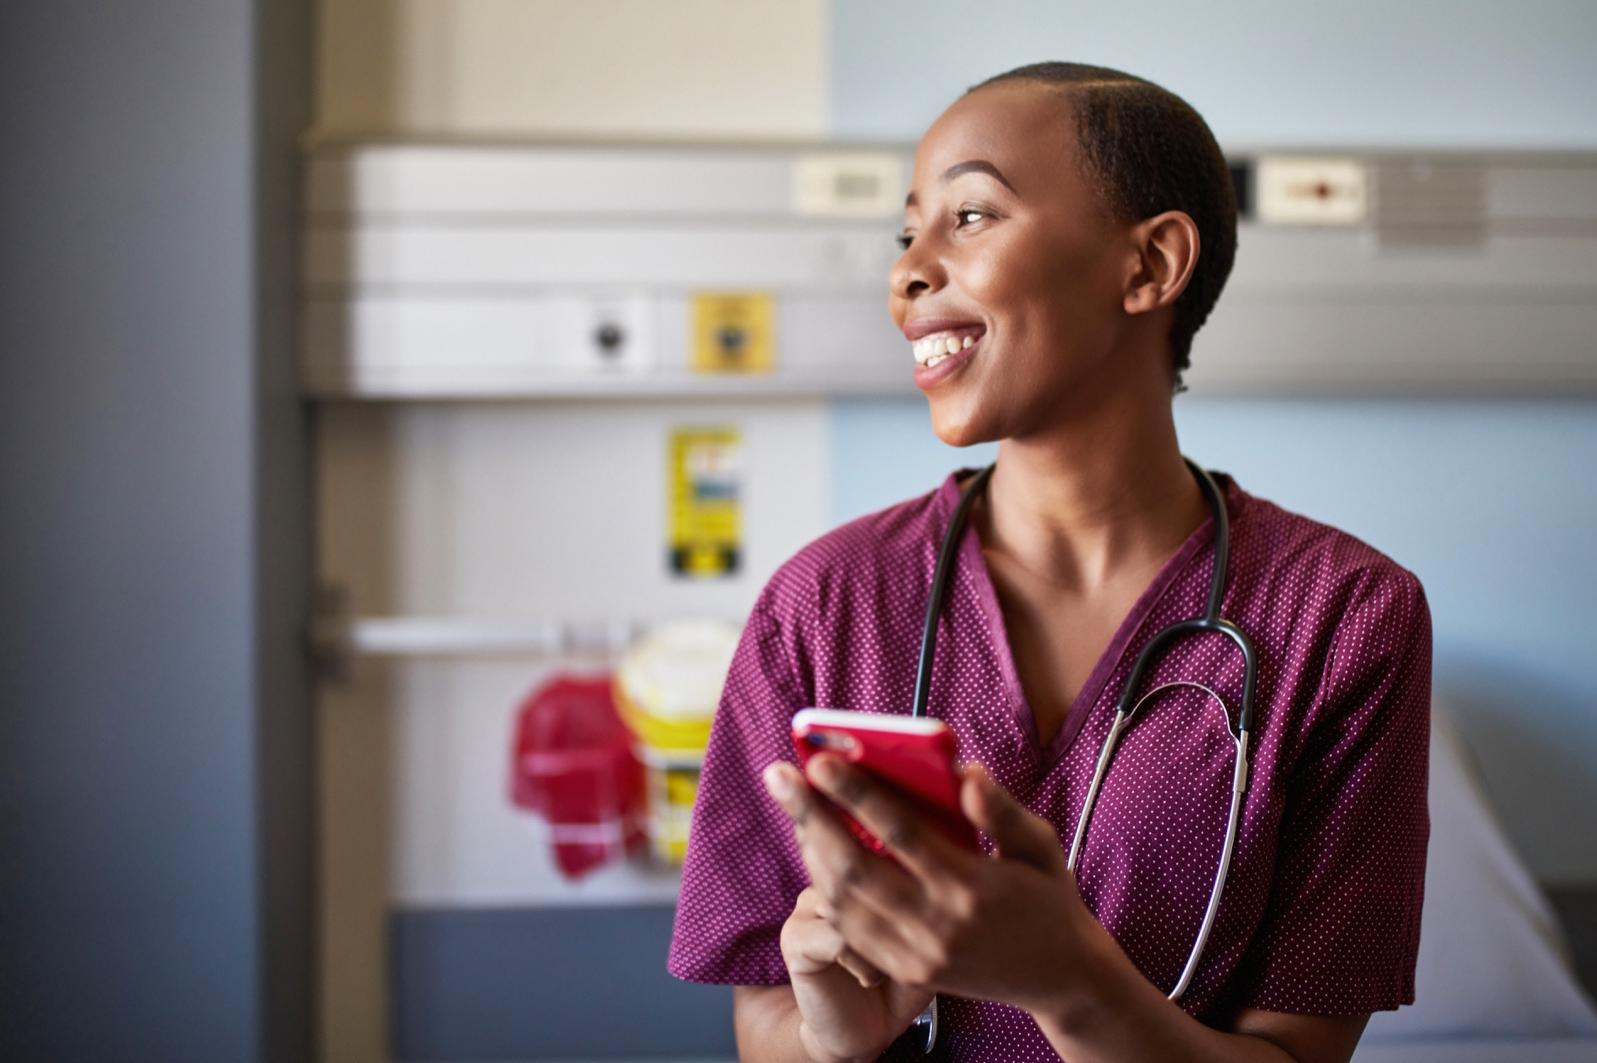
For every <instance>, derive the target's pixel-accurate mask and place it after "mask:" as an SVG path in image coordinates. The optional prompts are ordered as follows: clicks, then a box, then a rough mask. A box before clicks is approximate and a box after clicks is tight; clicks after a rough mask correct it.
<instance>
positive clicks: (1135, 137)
mask: <svg viewBox="0 0 1597 1063" xmlns="http://www.w3.org/2000/svg"><path fill="white" fill-rule="evenodd" d="M1004 81H1035V82H1040V83H1042V84H1045V85H1052V86H1055V87H1057V88H1059V89H1061V90H1062V91H1063V94H1064V95H1065V96H1066V98H1067V99H1068V100H1069V102H1070V103H1071V105H1072V108H1073V110H1074V111H1075V124H1076V142H1077V144H1078V145H1079V146H1080V151H1081V158H1082V163H1083V165H1084V167H1085V169H1086V173H1084V174H1083V176H1084V177H1085V178H1086V180H1087V183H1088V184H1089V185H1090V186H1092V187H1093V188H1094V190H1095V191H1096V192H1097V193H1098V195H1099V198H1100V199H1101V200H1102V201H1103V204H1104V206H1105V207H1106V208H1107V210H1108V212H1109V214H1110V216H1111V217H1113V218H1114V219H1115V220H1116V221H1119V222H1136V221H1141V220H1142V219H1144V218H1151V217H1153V216H1154V215H1156V214H1159V213H1162V212H1164V211H1167V210H1179V211H1183V212H1185V213H1186V214H1188V215H1190V216H1191V218H1192V220H1193V222H1194V223H1196V225H1197V227H1198V241H1199V252H1198V262H1197V265H1196V266H1195V267H1194V268H1193V272H1192V278H1191V280H1189V281H1188V283H1187V288H1186V290H1185V291H1184V292H1182V293H1181V296H1180V298H1178V299H1177V300H1176V305H1175V319H1174V321H1173V322H1172V324H1171V326H1170V353H1171V358H1172V368H1173V369H1174V371H1175V390H1176V391H1177V392H1179V391H1184V390H1186V386H1185V385H1184V384H1183V383H1182V381H1181V373H1182V370H1184V369H1187V368H1189V367H1190V366H1191V364H1192V360H1191V351H1192V336H1193V333H1195V332H1197V331H1198V328H1199V326H1201V325H1202V324H1203V323H1204V321H1205V320H1207V319H1208V317H1209V312H1210V311H1211V310H1213V309H1214V304H1215V303H1216V302H1217V301H1218V300H1219V298H1220V290H1221V289H1222V288H1224V287H1225V282H1226V278H1227V277H1228V276H1230V274H1231V263H1232V260H1233V259H1235V257H1236V250H1237V202H1236V192H1235V190H1234V188H1233V187H1232V184H1231V169H1230V167H1229V166H1228V165H1227V163H1226V160H1225V155H1224V154H1223V153H1222V152H1221V151H1220V145H1219V144H1218V143H1216V142H1215V139H1214V134H1213V133H1212V132H1210V130H1209V126H1208V124H1207V123H1205V122H1204V120H1203V118H1202V116H1201V115H1199V114H1198V112H1197V111H1195V110H1193V109H1192V107H1191V105H1190V104H1188V103H1187V102H1186V101H1185V100H1183V99H1182V98H1181V97H1179V96H1177V95H1176V94H1175V93H1173V92H1170V91H1169V90H1168V89H1164V88H1161V87H1160V86H1158V85H1155V84H1154V83H1153V82H1151V81H1147V80H1145V79H1143V78H1139V77H1137V76H1135V75H1133V74H1127V73H1125V72H1123V71H1120V70H1112V69H1109V68H1108V67H1101V66H1088V65H1086V64H1082V63H1058V62H1049V63H1032V64H1029V65H1027V66H1019V67H1016V68H1015V69H1013V70H1009V71H1006V72H1005V73H1002V74H998V75H996V76H994V77H990V78H988V79H987V80H986V81H983V82H981V83H980V84H976V85H972V86H971V87H970V88H969V89H967V90H966V92H967V94H968V93H971V92H974V91H976V90H977V89H980V88H984V87H986V86H988V85H992V84H995V83H997V82H1004Z"/></svg>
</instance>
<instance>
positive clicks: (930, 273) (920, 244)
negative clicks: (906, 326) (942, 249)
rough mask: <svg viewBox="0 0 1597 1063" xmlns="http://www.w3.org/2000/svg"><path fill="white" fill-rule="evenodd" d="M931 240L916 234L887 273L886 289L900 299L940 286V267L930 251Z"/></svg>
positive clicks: (911, 297)
mask: <svg viewBox="0 0 1597 1063" xmlns="http://www.w3.org/2000/svg"><path fill="white" fill-rule="evenodd" d="M932 250H933V249H932V247H931V240H930V238H929V237H926V236H917V237H916V238H915V240H914V242H913V243H911V244H910V245H909V247H907V248H905V249H904V253H903V254H901V255H899V256H898V261H897V262H894V263H893V268H892V270H891V271H889V273H888V275H887V286H888V289H889V290H890V291H891V292H892V293H893V295H895V296H897V297H898V298H900V299H913V298H914V297H915V296H917V295H920V294H921V293H922V292H928V291H932V290H934V289H936V288H938V287H941V285H942V283H943V281H942V267H941V265H940V264H939V263H938V260H937V256H936V255H935V254H933V253H932Z"/></svg>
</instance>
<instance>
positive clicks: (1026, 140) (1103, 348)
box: [888, 82, 1137, 446]
mask: <svg viewBox="0 0 1597 1063" xmlns="http://www.w3.org/2000/svg"><path fill="white" fill-rule="evenodd" d="M1072 129H1073V119H1072V117H1071V115H1070V112H1069V103H1068V102H1067V101H1066V100H1065V99H1064V98H1062V97H1061V96H1060V95H1059V94H1058V93H1057V92H1056V91H1055V90H1052V89H1050V88H1047V87H1044V86H1039V85H1035V84H1029V83H1025V82H1011V83H1001V84H998V85H990V86H988V87H986V88H983V89H979V90H977V91H975V92H972V93H970V94H968V95H966V96H964V97H961V98H960V99H959V100H958V101H957V102H956V103H954V105H953V106H952V107H950V108H948V110H947V111H945V112H943V114H942V116H941V117H939V118H938V119H937V121H936V122H934V123H933V124H932V127H931V128H930V129H929V130H927V132H926V135H925V136H924V137H922V138H921V142H920V146H919V148H918V149H917V151H916V152H915V172H914V176H913V178H912V181H911V185H910V201H909V204H908V205H907V206H906V207H905V210H904V236H905V237H907V238H908V242H909V246H908V247H907V248H906V249H905V251H904V253H903V254H902V255H901V256H900V257H899V259H898V261H897V262H896V263H894V265H893V269H892V273H891V274H890V275H889V280H888V283H889V287H890V289H891V292H890V295H889V300H888V303H889V307H890V310H891V312H892V315H893V321H894V322H895V323H896V324H897V325H898V326H899V327H900V328H901V329H902V330H903V331H904V333H905V336H906V338H908V339H911V340H912V341H914V340H917V339H918V340H919V341H920V342H919V344H918V345H916V346H915V347H914V350H915V358H916V363H917V365H916V367H915V369H914V373H915V381H916V383H917V384H918V385H919V386H920V387H921V388H922V390H924V391H925V392H926V395H927V398H928V400H929V402H930V404H931V414H932V427H933V429H934V430H935V431H936V433H937V435H938V437H939V438H941V439H942V440H943V441H944V442H946V443H949V444H952V445H954V446H966V445H968V444H971V443H979V442H986V441H990V440H995V439H1004V438H1015V437H1024V436H1026V435H1029V434H1032V433H1034V432H1037V431H1039V430H1043V429H1046V428H1048V427H1049V426H1051V425H1055V424H1058V423H1059V422H1060V420H1061V418H1062V417H1066V416H1068V410H1069V408H1070V406H1071V404H1072V402H1073V401H1074V402H1081V401H1083V400H1087V399H1090V398H1091V397H1092V395H1093V394H1095V393H1097V392H1098V391H1099V389H1102V388H1104V387H1106V386H1109V382H1110V380H1111V378H1112V377H1113V375H1114V371H1115V369H1116V367H1115V366H1114V365H1113V364H1112V360H1111V359H1110V358H1109V357H1108V356H1109V354H1110V353H1111V351H1112V350H1114V348H1115V345H1116V341H1117V338H1118V336H1119V332H1120V330H1121V329H1122V328H1123V326H1124V322H1125V320H1126V318H1125V313H1124V310H1123V307H1122V301H1123V298H1124V295H1125V287H1124V284H1125V281H1126V280H1127V279H1128V276H1129V274H1128V270H1129V269H1133V268H1134V267H1135V265H1136V261H1137V252H1136V248H1135V246H1134V245H1133V244H1132V243H1131V242H1130V241H1129V238H1128V235H1127V234H1128V231H1129V230H1128V227H1125V226H1120V225H1117V224H1116V223H1114V222H1113V221H1112V220H1111V219H1110V218H1109V217H1108V215H1107V212H1106V211H1105V210H1104V208H1103V207H1102V206H1101V204H1100V201H1099V198H1098V196H1097V195H1096V193H1095V192H1093V190H1092V189H1091V188H1090V187H1089V186H1088V185H1087V184H1086V182H1085V180H1084V179H1083V177H1082V176H1081V172H1080V167H1079V166H1078V165H1077V162H1076V156H1075V151H1076V147H1075V137H1074V134H1073V132H1072ZM995 171H996V172H995ZM1000 175H1001V176H1000ZM928 330H930V335H931V337H932V339H930V340H928V339H925V338H922V337H923V334H926V333H927V332H928ZM966 336H970V337H971V340H970V341H969V342H967V341H966V339H965V337H966ZM950 338H952V339H953V341H954V344H953V346H954V347H955V349H956V351H957V353H952V354H950V353H947V351H948V347H949V344H948V340H949V339H950ZM939 341H941V342H939ZM934 349H935V350H936V351H937V352H938V353H936V354H934V353H933V350H934ZM928 360H930V362H931V364H930V365H928V364H926V363H927V362H928Z"/></svg>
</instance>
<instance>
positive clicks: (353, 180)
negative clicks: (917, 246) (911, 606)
mask: <svg viewBox="0 0 1597 1063" xmlns="http://www.w3.org/2000/svg"><path fill="white" fill-rule="evenodd" d="M1230 157H1231V161H1232V164H1233V174H1234V176H1235V178H1236V182H1237V186H1238V188H1239V191H1240V192H1241V193H1242V195H1241V196H1240V200H1241V206H1242V215H1241V219H1240V223H1239V248H1238V253H1237V258H1236V266H1235V269H1234V270H1233V272H1232V275H1231V278H1230V281H1229V283H1228V285H1227V287H1226V290H1225V292H1224V294H1223V296H1222V298H1221V300H1220V304H1219V306H1218V308H1217V309H1216V311H1215V313H1214V315H1213V316H1212V317H1211V319H1210V321H1209V323H1208V324H1206V325H1205V326H1204V329H1203V330H1202V331H1201V332H1200V333H1199V334H1198V337H1197V339H1196V342H1195V345H1194V350H1193V369H1192V370H1191V371H1190V373H1189V374H1188V383H1189V385H1190V386H1191V388H1192V389H1193V391H1194V392H1195V393H1200V392H1201V393H1209V394H1216V395H1219V394H1270V395H1285V394H1316V393H1326V394H1338V393H1340V394H1370V395H1378V394H1407V395H1420V394H1431V393H1434V394H1450V393H1451V394H1476V395H1484V394H1546V393H1560V394H1561V393H1567V392H1568V391H1570V390H1571V389H1578V390H1591V389H1593V388H1597V354H1594V347H1597V345H1594V343H1593V340H1592V337H1593V335H1594V333H1597V298H1594V296H1597V155H1593V154H1589V153H1588V154H1578V153H1492V152H1471V153H1445V152H1431V153H1424V154H1415V153H1394V152H1377V151H1348V150H1343V151H1318V152H1305V151H1293V152H1287V153H1281V152H1271V151H1264V150H1260V151H1250V152H1233V153H1232V154H1231V156H1230ZM307 165H308V172H307V194H306V225H307V233H306V240H305V243H304V246H305V262H304V268H303V273H302V280H303V285H304V298H305V307H304V308H305V314H304V324H303V327H304V338H303V348H302V349H303V374H304V380H305V384H306V387H307V390H308V391H309V393H310V394H311V395H313V396H316V397H328V398H332V397H346V398H360V397H367V398H429V397H439V398H446V397H527V398H562V397H582V396H616V397H631V398H647V397H651V396H672V397H677V398H692V397H701V396H712V395H719V396H726V397H752V396H760V395H766V396H782V395H809V396H817V397H824V396H831V395H839V396H841V395H895V394H903V395H906V396H907V395H913V394H915V392H914V387H913V382H912V379H911V373H910V368H911V360H910V357H909V352H908V351H907V349H906V345H905V343H904V341H903V339H902V337H900V336H899V335H898V334H897V332H896V331H895V330H894V329H893V327H892V324H891V321H890V319H889V318H888V315H887V311H886V278H887V272H888V269H889V267H890V266H891V264H892V262H893V261H894V259H895V257H896V255H897V248H896V245H895V242H894V235H895V233H896V231H897V228H898V225H899V222H900V215H901V211H902V203H903V195H904V192H905V190H907V187H908V181H909V175H910V171H911V165H912V151H911V149H910V148H909V147H907V146H904V145H885V146H884V145H864V144H854V143H847V144H838V143H815V144H798V145H780V144H772V145H724V144H723V145H704V146H698V145H681V144H660V143H637V144H614V143H606V144H582V143H564V144H493V145H484V144H414V143H398V144H384V143H349V144H326V145H323V146H320V147H318V148H315V149H313V150H312V151H310V153H309V157H308V163H307ZM723 291H760V292H765V293H768V294H769V295H770V296H771V297H772V298H773V299H774V306H775V318H776V321H775V363H774V366H773V367H772V369H771V371H769V372H764V373H739V374H733V375H725V374H713V375H706V374H703V373H695V372H692V371H691V370H690V368H689V363H690V355H691V350H690V338H689V337H690V316H691V312H692V311H691V308H692V306H693V299H694V297H695V296H696V295H701V294H703V293H706V292H723Z"/></svg>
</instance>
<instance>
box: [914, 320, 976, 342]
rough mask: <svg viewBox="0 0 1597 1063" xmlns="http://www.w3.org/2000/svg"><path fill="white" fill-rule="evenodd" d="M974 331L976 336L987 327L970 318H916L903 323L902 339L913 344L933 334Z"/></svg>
mask: <svg viewBox="0 0 1597 1063" xmlns="http://www.w3.org/2000/svg"><path fill="white" fill-rule="evenodd" d="M964 329H974V330H975V331H976V334H977V335H980V334H981V333H982V332H985V331H986V330H987V326H986V325H983V324H982V323H981V322H980V321H976V320H973V319H971V318H956V317H918V318H916V319H915V320H913V321H906V322H904V338H905V339H906V340H909V342H911V343H914V342H915V341H916V340H919V339H924V338H926V337H927V336H930V335H931V334H932V333H934V332H951V331H955V330H964Z"/></svg>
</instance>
